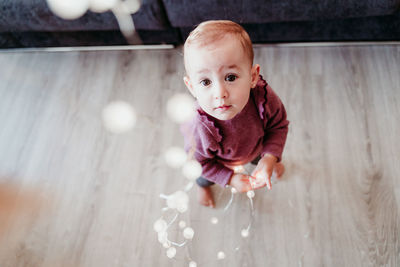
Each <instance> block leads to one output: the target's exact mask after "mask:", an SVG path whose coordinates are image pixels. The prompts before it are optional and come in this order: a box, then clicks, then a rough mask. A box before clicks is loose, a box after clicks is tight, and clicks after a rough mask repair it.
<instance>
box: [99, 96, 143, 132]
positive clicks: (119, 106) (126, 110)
mask: <svg viewBox="0 0 400 267" xmlns="http://www.w3.org/2000/svg"><path fill="white" fill-rule="evenodd" d="M103 123H104V127H105V128H106V129H107V130H109V131H110V132H112V133H116V134H120V133H124V132H127V131H129V130H131V129H132V128H133V127H134V126H135V123H136V112H135V110H134V109H133V107H132V106H131V105H130V104H128V103H126V102H123V101H115V102H111V103H109V104H108V105H107V106H106V107H105V108H104V109H103Z"/></svg>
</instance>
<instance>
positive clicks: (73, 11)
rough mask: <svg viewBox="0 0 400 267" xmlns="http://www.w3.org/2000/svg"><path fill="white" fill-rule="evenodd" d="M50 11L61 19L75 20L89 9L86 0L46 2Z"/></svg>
mask: <svg viewBox="0 0 400 267" xmlns="http://www.w3.org/2000/svg"><path fill="white" fill-rule="evenodd" d="M47 4H48V5H49V8H50V10H51V11H52V12H53V13H54V14H56V15H57V16H59V17H60V18H63V19H77V18H79V17H81V16H82V15H83V14H85V13H86V11H87V10H88V8H89V1H88V0H68V1H65V0H47Z"/></svg>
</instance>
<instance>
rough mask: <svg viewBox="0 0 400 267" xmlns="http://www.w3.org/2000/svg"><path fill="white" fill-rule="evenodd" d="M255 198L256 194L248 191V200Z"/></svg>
mask: <svg viewBox="0 0 400 267" xmlns="http://www.w3.org/2000/svg"><path fill="white" fill-rule="evenodd" d="M254 196H255V193H254V191H253V190H251V191H247V197H248V198H253V197H254Z"/></svg>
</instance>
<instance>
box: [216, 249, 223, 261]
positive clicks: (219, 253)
mask: <svg viewBox="0 0 400 267" xmlns="http://www.w3.org/2000/svg"><path fill="white" fill-rule="evenodd" d="M217 258H218V259H219V260H223V259H225V253H224V252H223V251H220V252H218V254H217Z"/></svg>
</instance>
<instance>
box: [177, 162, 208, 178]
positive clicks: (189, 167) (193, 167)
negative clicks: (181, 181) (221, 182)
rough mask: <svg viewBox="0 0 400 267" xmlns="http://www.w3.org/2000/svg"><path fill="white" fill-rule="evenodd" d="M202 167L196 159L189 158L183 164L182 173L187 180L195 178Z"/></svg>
mask: <svg viewBox="0 0 400 267" xmlns="http://www.w3.org/2000/svg"><path fill="white" fill-rule="evenodd" d="M202 172H203V168H202V167H201V165H200V163H198V162H197V161H196V160H190V161H188V162H186V163H185V164H184V165H183V168H182V173H183V176H185V177H186V178H187V179H189V180H196V179H197V178H199V177H200V176H201V173H202Z"/></svg>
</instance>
